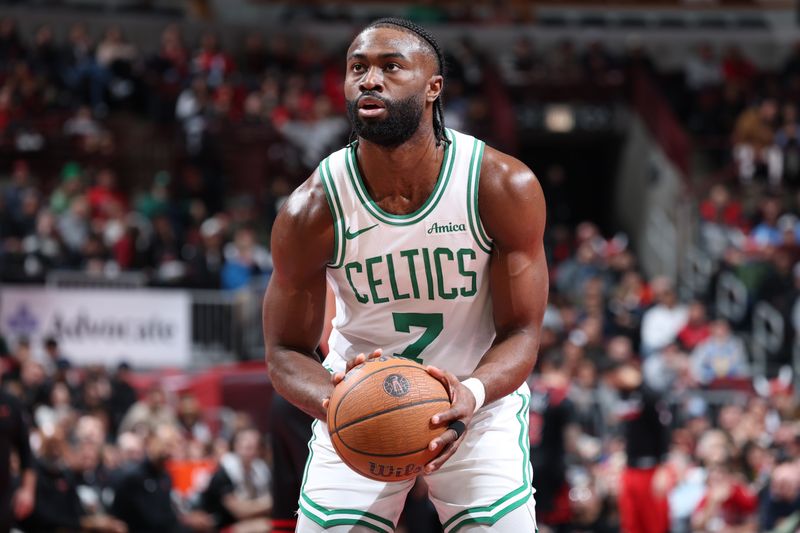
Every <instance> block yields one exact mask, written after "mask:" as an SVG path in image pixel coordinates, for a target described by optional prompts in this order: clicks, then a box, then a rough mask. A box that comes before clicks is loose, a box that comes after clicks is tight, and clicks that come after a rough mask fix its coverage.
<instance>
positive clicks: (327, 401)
mask: <svg viewBox="0 0 800 533" xmlns="http://www.w3.org/2000/svg"><path fill="white" fill-rule="evenodd" d="M330 404H331V399H330V398H325V399H323V400H322V408H323V409H325V410H327V409H328V406H329V405H330Z"/></svg>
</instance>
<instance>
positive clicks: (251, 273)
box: [221, 227, 272, 289]
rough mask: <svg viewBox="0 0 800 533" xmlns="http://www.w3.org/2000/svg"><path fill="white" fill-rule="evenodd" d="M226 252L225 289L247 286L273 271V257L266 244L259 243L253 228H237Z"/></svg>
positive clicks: (223, 281)
mask: <svg viewBox="0 0 800 533" xmlns="http://www.w3.org/2000/svg"><path fill="white" fill-rule="evenodd" d="M224 254H225V263H224V265H223V267H222V272H221V275H222V288H223V289H239V288H242V287H245V286H246V285H247V284H248V283H250V281H252V280H253V279H256V278H257V277H258V276H260V275H263V274H266V273H269V272H271V271H272V257H271V256H270V254H269V252H268V251H267V249H266V248H265V247H264V246H262V245H260V244H258V243H257V241H256V238H255V231H254V230H253V228H250V227H242V228H239V229H238V230H236V233H235V234H234V238H233V242H231V243H228V245H226V246H225V249H224Z"/></svg>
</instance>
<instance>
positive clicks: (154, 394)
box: [119, 383, 177, 435]
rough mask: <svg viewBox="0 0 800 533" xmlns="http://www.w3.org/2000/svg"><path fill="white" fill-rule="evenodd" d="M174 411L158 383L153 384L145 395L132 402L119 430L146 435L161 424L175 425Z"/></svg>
mask: <svg viewBox="0 0 800 533" xmlns="http://www.w3.org/2000/svg"><path fill="white" fill-rule="evenodd" d="M176 424H177V420H176V418H175V412H174V411H173V409H172V407H170V405H169V404H168V403H167V397H166V394H165V393H164V391H163V390H162V389H161V386H160V385H159V384H157V383H156V384H153V385H151V386H150V389H149V390H148V391H147V395H146V396H145V397H144V398H143V399H141V400H139V401H138V402H136V403H135V404H133V405H132V406H131V408H130V409H129V410H128V413H127V414H126V415H125V418H123V419H122V422H121V423H120V426H119V431H120V432H121V433H125V432H127V431H133V432H134V433H137V434H139V435H146V434H147V433H148V432H150V431H154V430H155V429H156V428H157V427H159V426H162V425H169V426H176Z"/></svg>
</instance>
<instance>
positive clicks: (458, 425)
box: [447, 420, 467, 440]
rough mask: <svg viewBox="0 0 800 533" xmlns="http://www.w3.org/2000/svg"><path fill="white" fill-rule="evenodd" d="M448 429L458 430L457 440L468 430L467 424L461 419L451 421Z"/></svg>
mask: <svg viewBox="0 0 800 533" xmlns="http://www.w3.org/2000/svg"><path fill="white" fill-rule="evenodd" d="M447 429H452V430H453V431H455V432H456V440H458V439H460V438H461V435H463V434H464V431H466V430H467V425H466V424H465V423H464V422H462V421H461V420H456V421H455V422H451V423H450V425H449V426H447Z"/></svg>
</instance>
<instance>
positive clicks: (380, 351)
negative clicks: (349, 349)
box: [367, 348, 383, 359]
mask: <svg viewBox="0 0 800 533" xmlns="http://www.w3.org/2000/svg"><path fill="white" fill-rule="evenodd" d="M382 355H383V349H382V348H378V349H377V350H375V351H373V352H372V353H371V354H369V357H367V359H375V358H376V357H380V356H382Z"/></svg>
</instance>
